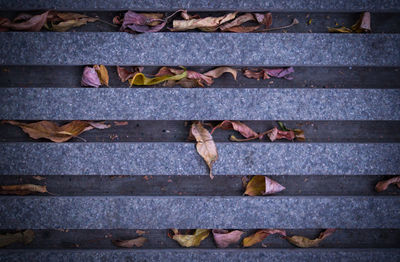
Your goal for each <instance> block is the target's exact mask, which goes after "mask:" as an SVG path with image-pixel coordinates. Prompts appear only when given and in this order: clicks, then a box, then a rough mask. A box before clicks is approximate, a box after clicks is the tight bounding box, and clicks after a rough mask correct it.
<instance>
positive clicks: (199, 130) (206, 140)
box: [189, 121, 218, 179]
mask: <svg viewBox="0 0 400 262" xmlns="http://www.w3.org/2000/svg"><path fill="white" fill-rule="evenodd" d="M189 137H194V138H195V139H196V142H197V143H196V149H197V152H198V153H199V155H200V156H201V157H202V158H203V159H204V161H205V162H206V163H207V166H208V168H209V169H210V178H211V179H213V178H214V176H213V174H212V166H213V164H214V162H215V161H217V159H218V152H217V146H216V145H215V143H214V140H213V138H212V136H211V134H210V132H208V130H207V129H205V128H204V127H203V125H202V124H201V123H200V122H198V121H196V122H194V123H193V124H192V127H191V128H190V134H189Z"/></svg>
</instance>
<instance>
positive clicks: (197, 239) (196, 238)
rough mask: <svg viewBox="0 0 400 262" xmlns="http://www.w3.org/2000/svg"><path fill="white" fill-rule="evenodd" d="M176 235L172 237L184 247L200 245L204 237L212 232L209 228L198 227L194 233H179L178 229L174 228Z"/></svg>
mask: <svg viewBox="0 0 400 262" xmlns="http://www.w3.org/2000/svg"><path fill="white" fill-rule="evenodd" d="M172 232H173V233H174V235H173V236H172V239H173V240H175V241H177V242H178V243H179V244H180V245H181V246H183V247H198V246H199V245H200V243H201V241H203V240H204V239H206V238H207V237H208V235H209V234H210V230H208V229H196V231H195V232H194V234H187V235H184V234H179V231H178V230H177V229H172Z"/></svg>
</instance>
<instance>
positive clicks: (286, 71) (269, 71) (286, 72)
mask: <svg viewBox="0 0 400 262" xmlns="http://www.w3.org/2000/svg"><path fill="white" fill-rule="evenodd" d="M291 73H294V69H293V67H287V68H263V69H261V70H260V71H253V70H250V69H246V70H244V72H243V75H244V76H245V77H247V78H254V79H257V80H260V79H261V78H262V79H270V78H271V77H276V78H284V79H287V80H292V79H293V77H292V76H290V74H291Z"/></svg>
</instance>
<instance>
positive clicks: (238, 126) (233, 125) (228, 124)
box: [211, 120, 258, 138]
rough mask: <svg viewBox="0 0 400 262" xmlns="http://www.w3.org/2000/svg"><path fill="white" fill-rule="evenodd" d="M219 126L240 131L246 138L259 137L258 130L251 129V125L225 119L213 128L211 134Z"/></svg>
mask: <svg viewBox="0 0 400 262" xmlns="http://www.w3.org/2000/svg"><path fill="white" fill-rule="evenodd" d="M218 128H221V129H223V130H231V129H233V130H235V131H238V132H239V133H240V134H241V135H242V136H244V137H245V138H252V137H258V133H257V132H255V131H253V129H251V128H250V127H248V126H247V125H245V124H243V123H242V122H240V121H230V120H224V121H222V122H221V123H219V124H218V125H217V126H215V127H214V128H213V129H212V130H211V134H213V133H214V131H215V130H216V129H218Z"/></svg>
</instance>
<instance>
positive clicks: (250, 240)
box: [242, 229, 286, 247]
mask: <svg viewBox="0 0 400 262" xmlns="http://www.w3.org/2000/svg"><path fill="white" fill-rule="evenodd" d="M272 234H279V235H282V236H286V232H285V230H280V229H262V230H258V231H257V232H256V233H254V234H253V235H251V236H248V237H245V238H244V239H243V242H242V244H243V247H251V246H253V245H255V244H257V243H260V242H261V241H263V240H264V239H265V238H266V237H267V236H269V235H272Z"/></svg>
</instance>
